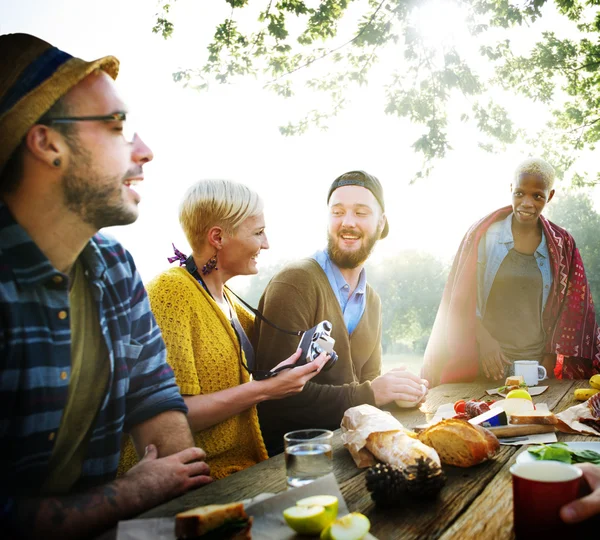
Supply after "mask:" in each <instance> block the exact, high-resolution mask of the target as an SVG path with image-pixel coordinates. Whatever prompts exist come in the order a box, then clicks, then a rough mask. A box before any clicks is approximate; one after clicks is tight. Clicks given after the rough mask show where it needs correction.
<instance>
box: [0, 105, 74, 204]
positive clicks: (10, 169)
mask: <svg viewBox="0 0 600 540" xmlns="http://www.w3.org/2000/svg"><path fill="white" fill-rule="evenodd" d="M68 115H69V107H68V105H67V102H66V99H65V97H64V96H63V97H61V98H60V99H59V100H58V101H57V102H56V103H55V104H54V105H52V107H50V109H49V110H48V111H47V112H46V113H44V115H43V116H42V117H41V118H39V119H38V121H37V122H35V124H33V126H36V125H39V124H43V125H46V126H49V125H50V119H51V118H53V117H58V116H68ZM33 126H31V127H33ZM30 129H31V128H30ZM52 129H55V130H56V131H58V132H59V133H61V134H62V135H63V137H65V139H66V140H67V144H68V145H69V146H71V145H72V144H73V143H74V138H75V135H74V129H75V127H74V126H73V124H54V125H53V126H52ZM27 131H28V132H29V130H27ZM26 137H27V134H26V135H25V137H23V139H22V140H21V142H20V143H19V146H17V148H16V149H15V151H14V152H13V153H12V154H11V156H10V158H8V161H7V162H6V165H5V166H4V168H3V169H2V170H1V171H0V195H5V194H7V193H12V192H14V191H15V190H16V189H17V187H18V186H19V183H20V182H21V178H22V176H23V155H24V153H25V148H26V142H25V139H26Z"/></svg>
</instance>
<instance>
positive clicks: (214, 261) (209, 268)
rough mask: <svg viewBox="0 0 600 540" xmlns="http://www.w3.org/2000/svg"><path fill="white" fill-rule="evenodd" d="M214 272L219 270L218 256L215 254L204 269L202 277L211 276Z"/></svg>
mask: <svg viewBox="0 0 600 540" xmlns="http://www.w3.org/2000/svg"><path fill="white" fill-rule="evenodd" d="M213 270H218V268H217V254H216V253H215V254H214V255H213V256H212V257H211V258H210V259H208V261H206V264H205V265H204V266H203V267H202V275H204V276H206V275H208V274H210V273H211V272H212V271H213Z"/></svg>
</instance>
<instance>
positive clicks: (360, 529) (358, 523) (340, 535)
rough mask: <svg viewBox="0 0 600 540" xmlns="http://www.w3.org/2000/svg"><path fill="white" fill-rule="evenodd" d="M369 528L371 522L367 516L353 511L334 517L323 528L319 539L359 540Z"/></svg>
mask: <svg viewBox="0 0 600 540" xmlns="http://www.w3.org/2000/svg"><path fill="white" fill-rule="evenodd" d="M370 528H371V522H370V521H369V518H367V516H364V515H363V514H359V513H358V512H353V513H352V514H347V515H345V516H343V517H341V518H338V519H336V520H335V521H334V522H333V523H332V524H331V525H329V527H327V528H326V529H323V532H322V533H321V540H361V538H364V537H365V535H366V534H367V533H368V532H369V529H370Z"/></svg>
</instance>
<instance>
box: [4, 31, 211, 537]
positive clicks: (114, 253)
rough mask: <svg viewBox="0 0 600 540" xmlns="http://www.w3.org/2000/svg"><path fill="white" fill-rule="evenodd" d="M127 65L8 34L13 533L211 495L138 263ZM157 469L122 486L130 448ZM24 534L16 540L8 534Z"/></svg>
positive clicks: (77, 530)
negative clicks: (132, 237)
mask: <svg viewBox="0 0 600 540" xmlns="http://www.w3.org/2000/svg"><path fill="white" fill-rule="evenodd" d="M118 68H119V62H118V60H117V59H116V58H114V57H112V56H108V57H104V58H101V59H99V60H96V61H93V62H85V61H83V60H80V59H78V58H74V57H72V56H71V55H69V54H67V53H65V52H62V51H60V50H58V49H56V48H55V47H52V46H51V45H49V44H48V43H46V42H44V41H42V40H40V39H38V38H36V37H33V36H30V35H26V34H10V35H3V36H0V317H1V323H0V403H1V406H0V527H1V529H0V530H2V534H3V535H4V534H9V537H10V533H12V534H14V535H15V536H16V537H19V538H21V537H30V536H31V537H36V536H39V535H41V534H44V535H47V533H48V531H52V536H55V535H56V536H59V535H60V536H61V537H63V538H71V537H80V536H89V535H92V534H95V533H98V532H100V531H102V530H103V529H106V528H107V527H110V526H112V525H114V524H115V523H116V522H117V521H118V520H119V519H122V518H126V517H130V516H132V515H135V514H137V513H139V512H141V511H143V510H145V509H148V508H150V507H152V506H155V505H156V504H159V503H161V502H163V501H164V500H166V499H168V498H171V497H173V496H176V495H179V494H181V493H183V492H184V491H186V490H188V489H190V488H193V487H197V486H200V485H202V484H205V483H207V482H210V481H211V478H210V477H209V476H208V474H209V471H208V467H207V465H206V464H205V463H204V462H202V461H201V460H202V459H203V458H204V457H205V454H204V452H203V451H202V450H201V449H199V448H194V442H193V439H192V436H191V434H190V430H189V427H188V424H187V420H186V416H185V413H186V412H187V409H186V407H185V404H184V402H183V400H182V398H181V396H180V394H179V390H178V388H177V385H176V384H175V380H174V377H173V372H172V371H171V369H170V368H169V366H168V365H167V364H166V361H165V348H164V344H163V341H162V338H161V336H160V331H159V329H158V327H157V325H156V323H155V321H154V318H153V316H152V314H151V312H150V307H149V304H148V300H147V297H146V292H145V290H144V287H143V285H142V282H141V280H140V277H139V274H138V273H137V271H136V269H135V265H134V263H133V260H132V258H131V256H130V255H129V254H128V253H127V252H126V251H125V250H124V249H123V248H122V247H121V246H120V245H119V244H118V243H117V242H115V241H114V240H110V239H108V238H106V237H104V236H102V235H99V234H97V232H98V230H99V229H101V228H102V227H107V226H110V225H125V224H128V223H132V222H133V221H135V220H136V218H137V216H138V203H139V200H140V198H139V195H138V194H137V193H136V192H135V191H134V190H133V188H132V186H133V185H134V184H135V183H136V182H139V181H141V180H142V179H143V166H144V164H146V163H147V162H149V161H150V160H151V159H152V157H153V156H152V152H151V151H150V149H149V148H148V147H147V146H146V145H145V144H144V143H143V142H142V140H141V139H140V138H139V137H138V136H137V135H136V134H135V133H134V132H129V131H128V130H129V129H130V127H131V126H130V125H128V119H127V108H126V106H125V105H124V103H123V102H122V101H121V99H120V98H119V96H118V93H117V91H116V90H115V86H114V82H113V79H115V78H116V76H117V72H118ZM124 431H125V432H129V433H130V434H131V436H132V437H133V439H134V442H135V445H136V448H137V450H138V452H139V453H141V454H144V459H142V460H141V462H140V463H139V464H138V465H137V466H136V467H134V468H133V469H131V470H130V471H129V472H128V473H127V474H126V475H125V476H123V477H121V478H119V479H117V480H115V474H116V470H117V464H118V461H119V454H120V444H121V436H122V434H123V432H124ZM9 531H10V533H9Z"/></svg>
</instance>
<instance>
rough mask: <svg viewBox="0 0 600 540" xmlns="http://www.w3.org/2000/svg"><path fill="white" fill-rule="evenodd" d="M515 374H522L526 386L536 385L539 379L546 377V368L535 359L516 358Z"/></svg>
mask: <svg viewBox="0 0 600 540" xmlns="http://www.w3.org/2000/svg"><path fill="white" fill-rule="evenodd" d="M515 375H522V376H523V379H524V380H525V384H526V385H527V386H536V385H537V383H538V382H539V381H543V380H544V379H547V378H548V373H547V372H546V368H545V367H544V366H540V364H539V363H538V362H537V361H536V360H516V361H515Z"/></svg>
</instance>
